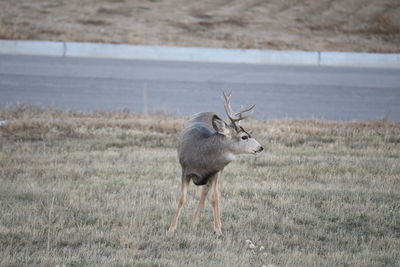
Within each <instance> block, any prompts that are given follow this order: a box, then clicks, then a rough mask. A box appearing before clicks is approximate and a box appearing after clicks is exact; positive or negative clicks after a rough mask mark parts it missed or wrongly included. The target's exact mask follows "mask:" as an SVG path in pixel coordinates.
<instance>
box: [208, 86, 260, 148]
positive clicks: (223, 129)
mask: <svg viewBox="0 0 400 267" xmlns="http://www.w3.org/2000/svg"><path fill="white" fill-rule="evenodd" d="M231 95H232V93H231V92H230V93H228V94H227V93H225V92H223V97H224V107H225V111H226V115H227V116H228V119H229V121H230V123H226V122H225V121H223V120H222V119H221V118H219V117H218V116H216V115H215V116H214V118H213V119H212V124H213V127H214V129H215V130H216V131H217V132H218V133H220V134H222V135H224V136H225V137H226V138H227V140H229V145H230V147H231V151H232V153H233V154H256V153H259V152H261V151H263V150H264V148H263V147H262V146H261V145H260V143H258V142H257V140H256V139H254V138H253V137H252V136H251V135H250V133H249V132H247V131H246V130H245V129H244V128H243V127H242V126H240V121H242V120H244V119H246V118H248V116H244V115H243V114H244V113H246V112H249V111H251V110H252V109H253V108H254V107H255V105H253V106H251V107H249V108H246V109H243V110H241V111H239V112H237V113H236V114H234V113H233V112H232V108H231V104H230V98H231Z"/></svg>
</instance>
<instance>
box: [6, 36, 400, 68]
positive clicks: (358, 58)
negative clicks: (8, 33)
mask: <svg viewBox="0 0 400 267" xmlns="http://www.w3.org/2000/svg"><path fill="white" fill-rule="evenodd" d="M0 54H16V55H42V56H64V57H88V58H115V59H142V60H168V61H191V62H219V63H248V64H281V65H307V66H344V67H372V68H400V54H381V53H356V52H320V51H290V50H285V51H279V50H258V49H225V48H205V47H170V46H144V45H128V44H105V43H78V42H53V41H35V40H24V41H20V40H0Z"/></svg>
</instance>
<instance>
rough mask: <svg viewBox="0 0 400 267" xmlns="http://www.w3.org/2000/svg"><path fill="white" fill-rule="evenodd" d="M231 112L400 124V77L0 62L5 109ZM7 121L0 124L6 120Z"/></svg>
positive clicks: (271, 68)
mask: <svg viewBox="0 0 400 267" xmlns="http://www.w3.org/2000/svg"><path fill="white" fill-rule="evenodd" d="M145 87H147V99H148V101H147V109H148V111H149V112H150V113H151V112H156V111H166V112H168V113H172V114H178V115H187V116H189V115H192V114H195V113H197V112H201V111H215V112H217V113H220V114H221V115H222V114H223V113H224V111H223V105H222V100H221V89H225V88H227V89H232V90H233V96H232V106H233V109H234V110H235V109H238V108H240V107H241V106H242V105H243V106H246V105H250V104H256V105H257V106H256V109H255V112H254V117H256V118H259V119H271V118H284V117H293V118H323V119H328V120H344V121H348V120H360V119H371V120H373V119H377V118H382V117H384V116H385V115H387V114H388V115H389V119H390V120H394V121H400V70H396V69H363V68H338V67H305V66H276V65H250V64H221V63H217V64H214V63H189V62H165V61H143V60H114V59H88V58H63V57H42V56H13V55H0V106H5V105H12V104H15V103H17V102H27V103H30V104H35V105H41V106H55V107H59V108H62V109H74V110H96V109H105V110H117V109H118V110H121V109H125V108H128V109H130V110H131V111H134V112H143V110H144V101H143V99H144V97H143V94H144V88H145ZM0 120H1V118H0Z"/></svg>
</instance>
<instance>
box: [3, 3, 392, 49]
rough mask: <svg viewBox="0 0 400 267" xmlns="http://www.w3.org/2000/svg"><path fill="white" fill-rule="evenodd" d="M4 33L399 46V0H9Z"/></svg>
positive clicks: (241, 44) (163, 41)
mask: <svg viewBox="0 0 400 267" xmlns="http://www.w3.org/2000/svg"><path fill="white" fill-rule="evenodd" d="M0 9H1V10H2V12H1V14H0V38H2V39H41V40H55V41H78V42H79V41H81V42H107V43H128V44H145V45H168V46H176V45H178V46H200V47H226V48H258V49H298V50H319V51H362V52H389V53H394V52H400V20H399V18H400V3H399V1H398V0H383V1H374V0H350V1H347V0H338V1H328V0H284V1H260V0H248V1H239V0H216V1H184V0H169V1H166V0H134V1H127V0H101V1H96V0H85V1H78V0H70V1H66V0H48V1H39V0H32V1H28V0H15V1H11V0H6V1H1V2H0Z"/></svg>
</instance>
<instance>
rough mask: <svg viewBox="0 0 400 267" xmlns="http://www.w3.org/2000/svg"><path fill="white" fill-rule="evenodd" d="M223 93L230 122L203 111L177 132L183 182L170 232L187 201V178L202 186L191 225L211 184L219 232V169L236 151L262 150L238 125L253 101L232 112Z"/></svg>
mask: <svg viewBox="0 0 400 267" xmlns="http://www.w3.org/2000/svg"><path fill="white" fill-rule="evenodd" d="M223 97H224V107H225V111H226V115H227V116H228V118H229V121H230V122H229V123H226V122H225V121H223V120H222V119H221V118H220V117H218V115H217V114H215V113H213V112H204V113H200V114H197V115H196V116H195V117H194V118H192V119H191V120H189V121H188V122H187V124H186V126H185V128H184V129H183V130H182V133H181V135H180V138H179V145H178V156H179V163H180V165H181V167H182V184H181V191H180V197H179V202H178V208H177V209H176V215H175V217H174V219H173V220H172V223H171V226H170V227H169V230H168V234H169V235H171V234H172V233H174V231H175V230H176V227H177V224H178V218H179V215H180V212H181V209H182V206H183V205H184V204H185V202H186V192H187V188H188V185H189V183H190V180H193V183H194V184H195V185H199V186H200V185H201V186H203V189H202V191H201V195H200V203H199V205H198V207H197V210H196V213H195V216H194V220H193V226H196V225H197V224H198V223H199V221H200V213H201V211H202V209H203V208H204V203H205V200H206V197H207V194H208V191H209V190H210V188H211V206H212V210H213V217H214V231H215V233H216V234H217V235H221V234H222V232H221V220H220V209H219V179H220V177H221V173H222V170H223V169H224V167H225V166H226V165H227V164H229V163H230V162H231V161H232V160H233V159H234V158H235V155H238V154H256V153H259V152H261V151H263V147H262V146H261V145H260V144H259V143H258V142H257V141H256V139H254V138H253V137H252V136H251V135H250V134H249V133H248V132H246V131H245V130H244V129H243V127H242V126H240V121H241V120H244V119H245V118H247V117H248V116H243V113H245V112H248V111H250V110H252V109H253V108H254V107H255V105H253V106H251V107H250V108H247V109H244V110H241V111H240V112H238V113H236V114H233V112H232V108H231V105H230V97H231V93H229V94H226V93H225V92H223Z"/></svg>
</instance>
